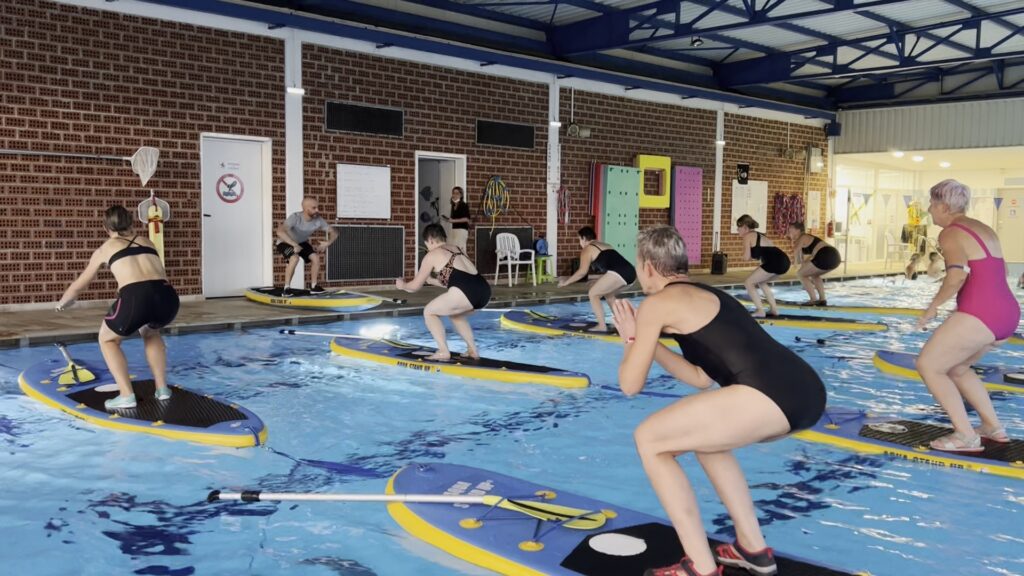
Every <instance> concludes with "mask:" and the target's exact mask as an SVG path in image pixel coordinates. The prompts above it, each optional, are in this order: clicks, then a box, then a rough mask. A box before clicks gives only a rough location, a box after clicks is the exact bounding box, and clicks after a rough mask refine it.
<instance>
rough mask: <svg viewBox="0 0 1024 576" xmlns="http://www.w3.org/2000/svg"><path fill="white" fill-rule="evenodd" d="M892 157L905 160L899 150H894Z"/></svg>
mask: <svg viewBox="0 0 1024 576" xmlns="http://www.w3.org/2000/svg"><path fill="white" fill-rule="evenodd" d="M892 157H893V158H903V152H900V151H899V150H893V153H892Z"/></svg>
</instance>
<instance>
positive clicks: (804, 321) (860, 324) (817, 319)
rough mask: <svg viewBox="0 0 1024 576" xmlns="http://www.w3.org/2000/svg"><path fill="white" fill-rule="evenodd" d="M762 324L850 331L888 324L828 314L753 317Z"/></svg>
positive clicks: (878, 329) (880, 329)
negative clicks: (835, 316)
mask: <svg viewBox="0 0 1024 576" xmlns="http://www.w3.org/2000/svg"><path fill="white" fill-rule="evenodd" d="M754 319H755V320H757V323H758V324H760V325H762V326H778V327H780V328H808V329H812V330H844V331H851V332H881V331H883V330H888V326H886V325H885V324H882V323H881V322H868V321H866V320H854V319H851V318H832V317H829V316H809V315H803V314H779V315H778V316H767V317H765V318H754Z"/></svg>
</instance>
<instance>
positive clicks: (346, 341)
mask: <svg viewBox="0 0 1024 576" xmlns="http://www.w3.org/2000/svg"><path fill="white" fill-rule="evenodd" d="M280 333H281V334H287V335H292V336H322V337H327V338H331V343H330V347H331V351H332V352H334V353H335V354H338V355H339V356H345V357H349V358H356V359H359V360H367V361H370V362H377V363H380V364H386V365H391V366H397V367H399V368H407V369H410V370H417V371H420V372H424V373H433V374H449V375H452V376H462V377H465V378H474V379H477V380H489V381H492V382H508V383H513V384H543V385H547V386H555V387H559V388H586V387H587V386H589V385H590V377H589V376H587V375H586V374H584V373H582V372H573V371H570V370H562V369H559V368H550V367H547V366H539V365H536V364H526V363H522V362H511V361H507V360H500V359H494V358H472V357H469V356H462V355H458V354H452V356H451V358H450V359H448V360H432V359H428V357H429V356H431V355H432V354H434V353H436V352H437V350H436V349H434V348H428V347H426V346H420V345H419V344H412V343H409V342H401V341H398V340H391V339H386V338H365V337H362V336H356V335H352V334H331V333H325V332H303V331H298V330H289V329H285V330H280Z"/></svg>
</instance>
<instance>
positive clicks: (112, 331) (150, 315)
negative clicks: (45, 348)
mask: <svg viewBox="0 0 1024 576" xmlns="http://www.w3.org/2000/svg"><path fill="white" fill-rule="evenodd" d="M103 226H104V228H105V229H106V230H107V233H108V234H109V235H110V237H109V238H108V239H107V240H106V242H104V243H103V245H102V246H100V247H99V248H97V249H96V251H95V252H93V253H92V258H91V259H90V260H89V265H88V266H86V267H85V270H84V271H83V272H82V274H81V275H79V277H78V278H77V279H76V280H75V281H74V282H72V283H71V286H68V289H67V290H66V291H65V292H64V295H63V296H61V298H60V302H59V303H58V304H57V310H58V311H62V310H64V309H65V308H67V307H68V306H71V305H72V304H73V303H74V301H75V299H76V298H77V297H78V294H79V293H80V292H81V291H82V290H85V289H86V288H87V287H88V286H89V283H90V282H92V281H93V280H95V279H96V274H97V273H98V272H99V271H100V268H101V267H102V266H103V265H104V264H105V265H107V267H109V268H110V272H111V273H112V274H113V275H114V279H115V280H117V300H116V301H114V304H113V305H111V307H110V311H109V312H108V313H107V316H106V317H105V318H104V319H103V323H102V324H100V336H99V341H100V351H101V352H102V353H103V359H104V360H105V361H106V362H107V368H108V369H109V370H110V373H111V374H112V375H113V376H114V380H115V381H116V382H117V387H118V389H119V390H120V392H121V393H120V395H118V396H117V397H116V398H111V399H110V400H107V401H106V402H105V405H106V408H107V410H117V409H127V408H135V406H136V405H137V400H136V398H135V393H134V391H133V390H132V383H131V379H130V378H129V376H128V360H127V359H126V358H125V356H124V352H123V351H122V350H121V340H122V339H124V338H125V337H127V336H131V335H132V334H134V333H135V332H138V333H139V334H140V335H141V336H142V341H143V344H144V345H145V347H146V360H147V361H148V362H149V368H150V370H152V372H153V381H154V383H155V384H156V393H155V398H156V400H158V401H160V400H168V399H170V397H171V389H170V388H168V387H167V347H166V346H165V345H164V340H163V338H161V337H160V329H161V328H163V327H164V326H166V325H168V324H170V323H171V321H173V320H174V317H175V316H177V315H178V293H177V292H175V290H174V287H173V286H171V284H170V282H168V281H167V273H166V272H165V271H164V265H163V263H162V262H161V261H160V256H159V255H158V254H157V251H156V248H155V247H153V244H152V243H151V242H150V241H149V239H148V238H144V237H141V236H138V235H137V234H135V233H134V232H133V231H132V215H131V213H130V212H128V210H127V209H125V208H124V206H111V207H110V208H107V211H106V213H105V214H104V216H103Z"/></svg>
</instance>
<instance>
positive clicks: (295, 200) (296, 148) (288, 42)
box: [274, 32, 326, 288]
mask: <svg viewBox="0 0 1024 576" xmlns="http://www.w3.org/2000/svg"><path fill="white" fill-rule="evenodd" d="M284 78H285V86H284V87H283V88H282V90H285V95H284V146H285V152H284V161H285V168H284V181H285V187H284V206H285V214H286V216H287V215H288V214H291V213H292V212H298V211H299V210H302V196H303V191H304V190H305V181H304V170H303V163H302V94H298V93H295V92H296V91H297V90H298V89H301V88H302V42H301V41H299V40H298V39H296V38H295V33H294V32H292V34H289V35H288V36H287V37H286V38H285V40H284ZM289 88H291V89H292V90H289ZM280 224H281V223H280V222H274V230H275V233H274V236H275V237H276V236H277V233H276V230H277V227H278V226H279V225H280ZM274 257H275V258H277V257H278V256H277V254H276V253H275V254H274ZM305 270H306V268H305V266H304V263H303V262H302V260H301V259H300V260H299V265H298V266H296V267H295V275H294V276H292V283H291V285H292V287H293V288H302V287H303V286H304V285H305V281H306V273H305ZM321 272H324V276H325V277H326V270H322V271H321Z"/></svg>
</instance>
